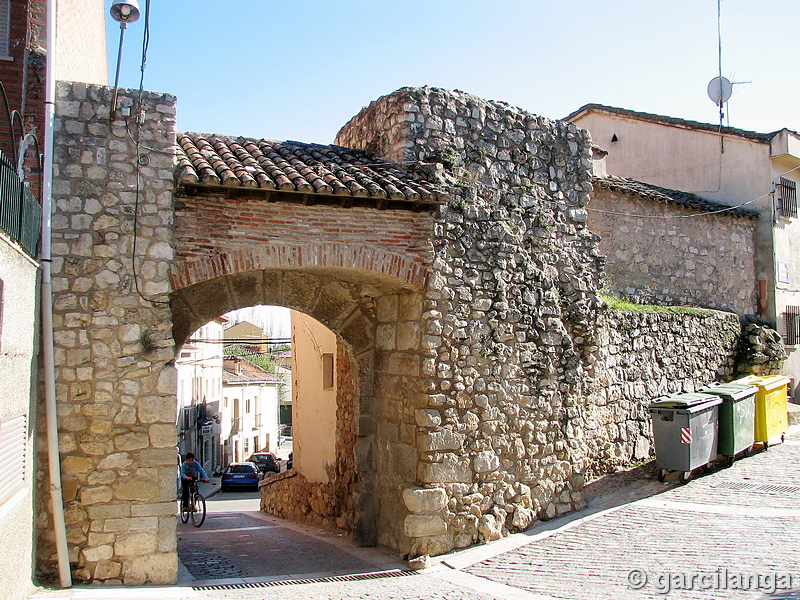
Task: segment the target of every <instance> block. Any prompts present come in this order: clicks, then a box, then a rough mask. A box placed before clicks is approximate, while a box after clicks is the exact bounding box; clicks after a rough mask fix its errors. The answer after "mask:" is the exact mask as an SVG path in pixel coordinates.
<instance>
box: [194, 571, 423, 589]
mask: <svg viewBox="0 0 800 600" xmlns="http://www.w3.org/2000/svg"><path fill="white" fill-rule="evenodd" d="M416 574H417V571H401V570H399V569H394V570H392V571H378V572H376V573H357V574H355V575H333V576H331V577H319V578H317V579H284V580H282V581H262V582H258V583H222V584H219V585H213V584H212V585H197V586H194V585H193V586H192V589H193V590H197V591H207V590H244V589H250V588H266V587H276V586H279V585H296V584H300V583H329V582H332V581H365V580H368V579H385V578H387V577H406V576H408V575H416Z"/></svg>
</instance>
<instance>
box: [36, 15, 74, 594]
mask: <svg viewBox="0 0 800 600" xmlns="http://www.w3.org/2000/svg"><path fill="white" fill-rule="evenodd" d="M55 54H56V0H47V65H46V74H45V76H46V83H45V88H46V90H45V103H44V117H45V121H44V161H43V162H44V165H43V169H44V173H43V184H42V249H41V253H40V261H41V264H42V362H43V364H44V400H45V410H46V414H47V462H48V464H49V466H50V500H51V503H52V512H53V528H54V530H55V537H56V551H57V555H58V574H59V579H60V581H61V587H62V588H68V587H71V586H72V576H71V574H70V568H69V549H68V547H67V525H66V521H65V520H64V499H63V495H62V493H61V462H60V460H61V459H60V456H59V450H58V417H57V412H56V410H57V409H56V368H55V351H54V344H53V279H52V270H51V264H52V262H53V256H52V251H51V235H52V213H53V122H54V115H55V99H56V75H55V66H56V61H55Z"/></svg>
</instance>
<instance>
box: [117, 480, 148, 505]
mask: <svg viewBox="0 0 800 600" xmlns="http://www.w3.org/2000/svg"><path fill="white" fill-rule="evenodd" d="M114 492H115V495H116V497H117V498H118V499H119V500H133V501H135V502H157V501H158V500H159V484H158V481H152V480H150V479H147V478H145V477H138V476H132V477H126V478H125V479H122V480H120V482H119V483H118V484H117V486H116V489H115V490H114Z"/></svg>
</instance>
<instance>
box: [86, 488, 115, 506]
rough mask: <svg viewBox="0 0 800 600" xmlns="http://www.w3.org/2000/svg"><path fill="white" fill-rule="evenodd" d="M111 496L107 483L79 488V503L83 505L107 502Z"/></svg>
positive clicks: (112, 495)
mask: <svg viewBox="0 0 800 600" xmlns="http://www.w3.org/2000/svg"><path fill="white" fill-rule="evenodd" d="M113 497H114V493H113V492H112V491H111V488H110V487H108V486H107V485H102V486H98V487H84V488H81V504H83V505H84V506H88V505H90V504H99V503H105V502H109V501H110V500H111V498H113Z"/></svg>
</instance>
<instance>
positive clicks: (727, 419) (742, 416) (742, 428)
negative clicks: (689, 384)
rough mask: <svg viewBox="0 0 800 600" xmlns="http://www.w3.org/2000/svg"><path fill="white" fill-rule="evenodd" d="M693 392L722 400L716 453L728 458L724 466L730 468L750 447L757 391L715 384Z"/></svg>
mask: <svg viewBox="0 0 800 600" xmlns="http://www.w3.org/2000/svg"><path fill="white" fill-rule="evenodd" d="M697 391H698V392H701V393H705V394H713V395H715V396H719V397H720V398H721V399H722V404H720V405H719V438H718V443H717V452H718V453H719V454H722V455H723V456H726V457H727V458H728V466H730V465H732V464H733V461H734V460H736V455H737V454H739V453H740V452H742V453H744V455H745V456H748V455H749V454H750V449H751V448H752V447H753V431H754V430H755V415H756V413H755V409H756V405H755V396H756V392H757V391H758V388H757V387H756V386H754V385H747V384H743V383H715V384H712V385H709V386H706V387H704V388H701V389H699V390H697Z"/></svg>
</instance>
